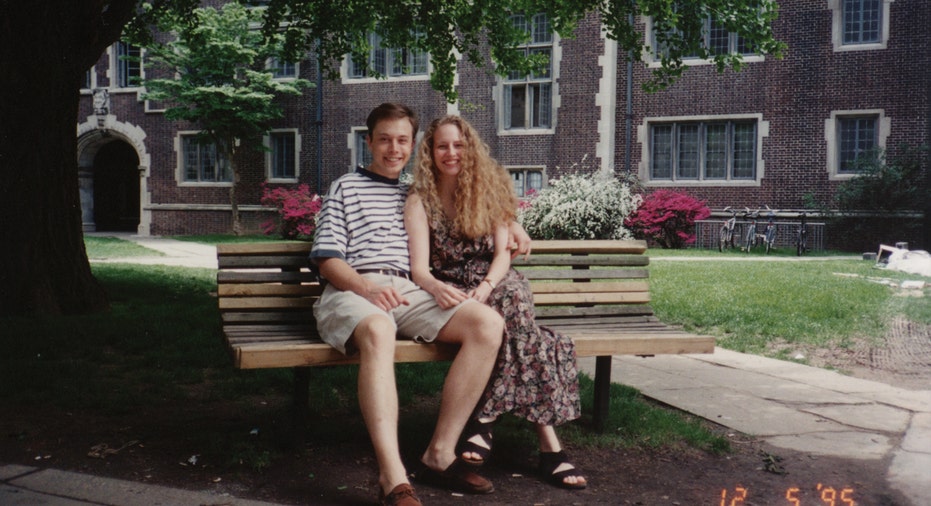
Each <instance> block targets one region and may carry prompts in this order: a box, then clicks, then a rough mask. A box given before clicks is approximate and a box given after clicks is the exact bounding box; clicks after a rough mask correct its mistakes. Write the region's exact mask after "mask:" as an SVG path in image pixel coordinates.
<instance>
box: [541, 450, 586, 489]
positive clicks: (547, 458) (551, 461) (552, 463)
mask: <svg viewBox="0 0 931 506" xmlns="http://www.w3.org/2000/svg"><path fill="white" fill-rule="evenodd" d="M563 464H569V465H570V466H572V467H571V468H569V469H563V470H562V471H559V472H558V473H557V472H556V470H557V469H559V466H561V465H563ZM539 470H540V476H541V477H542V478H543V479H544V480H545V481H546V482H547V483H549V484H550V485H553V486H556V487H559V488H566V489H569V490H581V489H583V488H585V487H587V486H588V483H566V482H565V481H563V480H565V479H566V478H567V477H569V476H578V477H579V478H585V476H583V475H582V473H581V472H579V470H578V469H577V468H576V467H575V466H573V465H572V463H570V462H569V457H568V456H567V455H566V452H564V451H558V452H540V467H539Z"/></svg>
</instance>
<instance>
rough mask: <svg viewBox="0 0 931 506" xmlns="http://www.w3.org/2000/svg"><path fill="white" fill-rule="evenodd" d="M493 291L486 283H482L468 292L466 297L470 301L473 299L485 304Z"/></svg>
mask: <svg viewBox="0 0 931 506" xmlns="http://www.w3.org/2000/svg"><path fill="white" fill-rule="evenodd" d="M492 290H494V288H492V286H491V284H490V283H488V282H487V281H482V282H481V283H479V284H478V286H476V287H475V288H473V289H471V290H469V293H468V296H469V298H470V299H475V300H477V301H479V302H481V303H483V304H484V303H485V301H486V300H488V296H489V295H491V291H492Z"/></svg>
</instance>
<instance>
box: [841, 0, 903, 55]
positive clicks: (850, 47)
mask: <svg viewBox="0 0 931 506" xmlns="http://www.w3.org/2000/svg"><path fill="white" fill-rule="evenodd" d="M894 1H895V0H882V2H883V6H882V9H883V12H882V28H881V29H880V30H881V34H880V39H881V41H880V42H876V43H873V44H844V13H843V10H844V9H843V8H842V5H841V2H843V0H828V9H830V10H831V42H832V43H833V44H834V52H835V53H840V52H845V51H872V50H876V49H886V46H887V44H888V42H889V10H890V9H889V7H890V4H891V3H892V2H894Z"/></svg>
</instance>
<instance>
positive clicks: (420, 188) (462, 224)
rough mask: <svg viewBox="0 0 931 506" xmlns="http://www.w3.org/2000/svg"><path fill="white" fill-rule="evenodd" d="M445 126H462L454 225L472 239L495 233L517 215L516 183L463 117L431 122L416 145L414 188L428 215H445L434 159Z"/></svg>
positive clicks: (453, 116) (431, 216) (412, 188)
mask: <svg viewBox="0 0 931 506" xmlns="http://www.w3.org/2000/svg"><path fill="white" fill-rule="evenodd" d="M444 125H455V126H456V127H457V128H459V131H460V132H461V133H462V141H463V143H464V149H463V153H462V156H461V158H460V162H459V165H460V172H459V186H458V188H457V191H456V219H455V220H454V221H453V226H454V227H455V229H456V230H458V231H459V233H460V234H462V235H464V236H466V237H468V238H470V239H474V238H477V237H481V236H485V235H490V234H493V233H494V231H495V228H497V227H498V226H499V225H503V224H508V223H510V222H511V221H513V220H514V219H515V218H516V216H517V196H516V195H515V193H514V183H513V182H512V181H511V176H510V175H509V174H508V172H507V170H505V169H504V167H502V166H501V165H500V164H498V162H497V161H495V159H494V158H492V157H491V154H490V153H489V149H488V145H487V144H485V143H484V142H483V141H482V139H481V138H480V137H479V135H478V132H476V131H475V128H473V127H472V125H471V124H469V122H468V121H466V120H465V119H463V118H462V117H460V116H455V115H448V116H444V117H442V118H439V119H436V120H434V121H433V122H432V123H430V126H429V127H428V128H427V131H426V132H425V133H424V136H423V140H422V141H421V142H420V145H419V146H418V148H417V158H416V161H415V163H414V183H413V184H412V185H411V191H412V192H414V193H416V194H418V195H419V196H420V198H421V199H422V200H423V205H424V208H425V209H426V211H427V216H428V217H429V218H431V219H440V218H443V217H444V216H445V214H444V213H443V206H442V204H441V203H440V196H439V192H438V191H437V187H436V181H437V174H438V170H437V168H436V165H435V163H434V161H433V139H434V135H435V134H436V131H437V129H439V128H440V127H442V126H444Z"/></svg>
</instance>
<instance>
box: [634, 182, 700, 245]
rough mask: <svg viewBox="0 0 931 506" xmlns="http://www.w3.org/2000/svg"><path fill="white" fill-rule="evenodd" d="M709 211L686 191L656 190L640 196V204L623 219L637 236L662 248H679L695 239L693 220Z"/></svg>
mask: <svg viewBox="0 0 931 506" xmlns="http://www.w3.org/2000/svg"><path fill="white" fill-rule="evenodd" d="M710 215H711V211H710V210H709V209H708V206H706V205H705V203H704V202H701V201H699V200H696V199H695V198H694V197H692V196H691V195H689V194H687V193H678V192H675V191H672V190H657V191H655V192H653V193H651V194H649V195H647V197H646V198H644V199H643V202H642V203H641V204H640V207H638V208H637V210H636V211H634V212H633V214H631V215H630V216H628V217H627V219H626V220H624V225H626V226H627V227H628V228H630V229H631V230H632V231H633V232H634V235H635V236H636V237H639V238H643V239H648V240H652V241H654V242H656V243H657V244H659V245H660V246H662V247H663V248H669V249H679V248H682V247H683V246H685V245H686V244H690V243H692V242H694V241H695V235H694V234H692V233H691V232H692V228H693V227H694V225H695V221H697V220H703V219H705V218H707V217H708V216H710Z"/></svg>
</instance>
